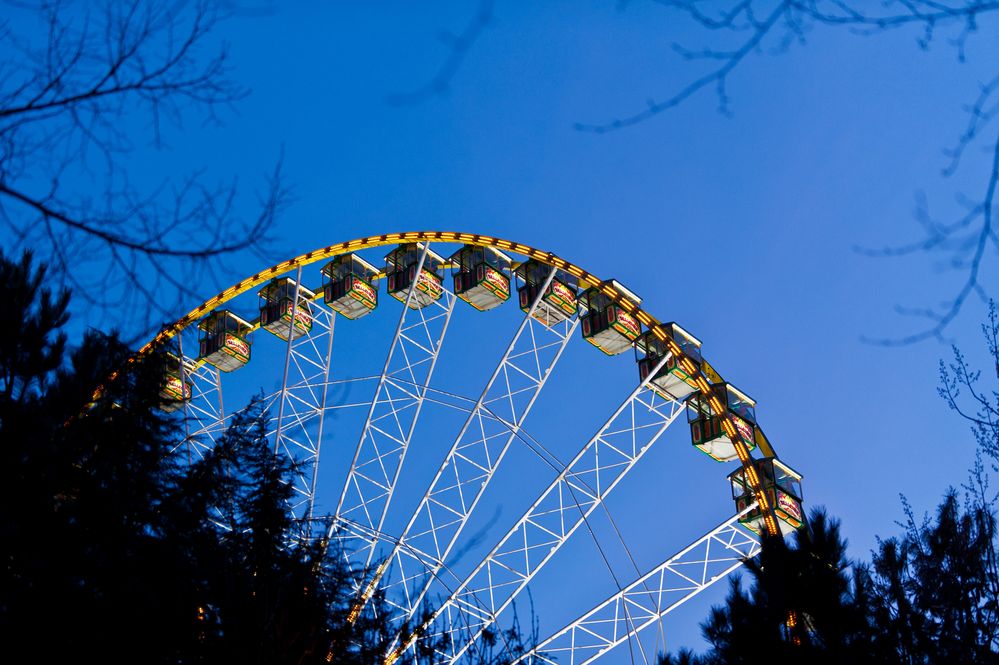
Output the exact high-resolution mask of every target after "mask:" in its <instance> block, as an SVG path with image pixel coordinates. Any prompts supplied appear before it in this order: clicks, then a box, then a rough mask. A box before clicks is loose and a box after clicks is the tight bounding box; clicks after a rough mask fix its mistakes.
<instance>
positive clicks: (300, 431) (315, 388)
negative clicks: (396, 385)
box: [267, 269, 336, 520]
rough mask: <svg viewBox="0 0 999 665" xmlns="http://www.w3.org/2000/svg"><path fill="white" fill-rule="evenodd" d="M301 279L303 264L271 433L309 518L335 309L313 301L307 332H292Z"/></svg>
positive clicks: (297, 504)
mask: <svg viewBox="0 0 999 665" xmlns="http://www.w3.org/2000/svg"><path fill="white" fill-rule="evenodd" d="M301 283H302V273H301V269H299V272H298V275H297V278H296V286H295V295H294V300H293V301H292V310H291V318H290V320H289V322H288V337H289V339H288V341H287V345H288V346H287V351H286V353H285V366H284V374H283V378H282V380H281V389H280V390H279V391H278V393H277V394H276V395H275V396H274V397H273V399H274V400H275V401H277V408H278V417H277V420H276V421H275V422H274V427H273V429H272V430H271V431H269V432H268V433H267V435H268V437H271V438H273V440H274V451H275V453H280V454H284V455H286V456H288V457H289V458H290V459H291V460H292V461H293V462H294V463H295V472H294V477H293V484H292V489H293V490H294V492H293V494H292V497H291V510H292V513H293V514H294V515H296V516H297V517H302V518H305V519H307V520H308V519H311V517H312V509H313V506H314V504H315V496H316V488H315V479H316V473H317V470H318V466H319V455H320V446H321V442H322V437H323V425H324V423H325V418H326V411H327V403H326V399H327V395H328V387H329V382H330V370H331V362H332V357H333V332H334V327H335V324H336V313H335V312H334V311H333V310H331V309H329V308H328V307H326V306H325V305H324V304H321V302H315V303H310V307H309V309H310V315H311V317H312V329H311V330H310V331H309V333H308V334H305V335H300V336H298V337H294V335H293V334H292V325H293V322H294V321H295V320H296V314H297V312H298V306H299V288H300V287H301ZM267 406H268V407H270V406H271V404H268V405H267Z"/></svg>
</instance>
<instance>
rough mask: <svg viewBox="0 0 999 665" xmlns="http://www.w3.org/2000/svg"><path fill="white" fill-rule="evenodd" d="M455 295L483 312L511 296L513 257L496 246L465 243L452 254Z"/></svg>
mask: <svg viewBox="0 0 999 665" xmlns="http://www.w3.org/2000/svg"><path fill="white" fill-rule="evenodd" d="M450 261H451V273H452V276H453V278H454V294H455V295H456V296H458V297H459V298H461V299H462V300H464V301H465V302H467V303H468V304H469V305H471V306H472V307H474V308H475V309H477V310H479V311H482V312H484V311H486V310H490V309H492V308H494V307H498V306H500V305H502V304H503V303H505V302H506V301H507V300H509V299H510V265H511V261H510V257H509V256H507V255H506V254H504V253H503V252H501V251H499V250H498V249H496V248H495V247H479V246H477V245H465V246H464V247H462V248H461V249H459V250H458V251H457V252H455V253H454V254H452V255H451V259H450Z"/></svg>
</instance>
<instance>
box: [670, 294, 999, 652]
mask: <svg viewBox="0 0 999 665" xmlns="http://www.w3.org/2000/svg"><path fill="white" fill-rule="evenodd" d="M983 332H984V333H985V338H986V343H987V348H988V351H989V354H990V356H991V359H992V361H994V362H995V370H996V374H997V377H999V343H997V342H999V315H997V311H996V307H995V304H994V303H993V304H992V305H991V307H990V310H989V318H988V321H987V322H986V323H985V324H984V325H983ZM940 377H941V387H940V395H941V397H943V399H944V400H945V401H946V402H947V404H948V405H949V406H950V407H951V408H953V409H955V410H956V411H958V413H960V414H961V415H962V416H963V417H964V418H965V419H966V420H967V421H969V422H970V424H971V427H972V431H973V432H974V434H975V438H976V439H977V443H978V450H979V455H978V456H977V458H976V463H975V466H974V468H973V469H972V470H971V473H970V474H969V480H968V482H967V483H965V484H964V485H963V486H962V488H961V490H956V489H951V490H949V491H948V492H947V493H946V494H945V496H944V497H943V500H942V501H941V503H940V504H939V506H938V507H937V508H936V511H935V513H934V514H933V515H931V516H926V517H923V518H922V519H917V517H916V516H915V514H914V512H913V510H912V509H911V507H910V506H909V504H908V503H907V502H905V501H903V508H904V512H905V516H906V519H905V520H904V521H903V522H901V523H900V524H899V526H900V527H901V533H900V535H897V536H894V537H890V538H885V539H879V540H878V545H877V548H876V549H875V551H874V552H872V554H871V558H870V561H851V560H850V559H848V557H847V554H846V543H845V542H844V540H843V538H842V537H841V536H840V531H839V529H840V525H839V522H838V521H837V520H835V519H833V518H831V517H830V516H829V515H827V514H826V513H825V512H824V511H823V510H821V509H817V510H813V511H812V513H811V516H810V520H809V523H808V525H807V527H806V528H804V529H802V530H799V531H798V532H797V534H796V536H795V538H793V539H792V542H791V543H786V542H785V541H784V540H782V539H772V540H771V539H765V540H764V541H763V551H762V553H761V555H760V556H759V557H758V558H757V559H755V560H752V561H749V562H747V565H746V567H747V569H748V571H749V575H748V580H749V585H748V588H744V587H743V585H742V583H741V581H740V579H739V578H733V579H731V580H730V582H729V583H730V589H729V593H728V597H727V599H726V602H725V604H724V605H723V606H720V607H715V608H713V609H712V611H711V614H710V616H709V617H708V618H707V620H706V621H705V622H704V623H703V624H702V625H701V629H702V633H703V635H704V638H705V640H706V641H707V642H708V644H709V648H708V650H707V651H706V652H705V653H703V654H699V655H698V654H694V653H693V652H691V651H689V650H682V651H681V652H679V653H678V654H667V655H665V656H662V657H661V658H660V665H729V664H736V663H762V662H778V663H785V662H788V663H789V662H795V663H809V664H813V663H848V664H849V665H866V664H867V663H871V664H873V663H904V664H907V665H917V664H918V665H923V664H926V665H930V664H933V665H936V664H940V665H943V664H953V663H999V557H997V555H996V500H997V497H996V495H994V494H992V493H991V492H990V489H989V467H990V466H991V470H992V471H993V472H994V471H996V470H997V467H996V465H997V463H999V392H996V391H994V390H987V389H982V388H981V387H980V385H979V383H980V381H981V372H979V371H976V370H974V369H973V368H972V367H970V366H969V364H968V362H967V361H966V359H965V356H964V355H963V354H962V353H961V352H960V350H959V349H957V348H955V349H954V359H953V361H952V362H951V363H947V364H945V363H943V362H942V363H941V365H940ZM792 614H793V616H794V620H793V621H788V617H789V616H791V615H792Z"/></svg>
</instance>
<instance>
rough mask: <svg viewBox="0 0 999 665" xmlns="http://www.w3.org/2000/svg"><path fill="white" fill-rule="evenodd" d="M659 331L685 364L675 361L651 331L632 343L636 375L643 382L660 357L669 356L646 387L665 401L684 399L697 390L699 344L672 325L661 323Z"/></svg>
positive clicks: (661, 341)
mask: <svg viewBox="0 0 999 665" xmlns="http://www.w3.org/2000/svg"><path fill="white" fill-rule="evenodd" d="M660 330H662V331H663V332H665V333H666V335H667V336H668V337H669V338H670V339H672V340H673V341H674V342H676V344H677V345H678V346H679V347H680V350H681V351H682V352H683V354H684V356H686V357H687V358H688V359H689V362H683V361H682V360H677V358H676V357H675V356H673V355H672V354H670V352H669V347H668V346H667V345H666V342H664V341H663V340H660V339H659V338H658V337H656V336H655V335H654V334H652V331H648V332H645V333H643V334H642V335H641V336H639V338H638V339H637V340H635V356H636V361H637V362H638V375H639V377H640V379H641V380H642V381H644V380H645V378H646V377H647V376H648V375H649V374H651V373H652V370H654V369H655V368H656V365H657V364H659V361H660V360H661V359H662V358H663V356H669V357H668V358H667V359H666V362H665V363H664V364H663V366H662V367H661V368H660V369H659V372H657V373H656V375H655V376H654V377H652V378H651V379H650V380H649V387H650V388H652V389H653V390H655V391H656V392H657V393H659V394H660V395H662V396H663V397H664V398H666V399H673V400H678V401H679V400H684V399H686V398H687V396H688V395H690V394H691V393H693V392H694V391H695V390H697V376H698V371H699V369H700V366H701V342H700V341H699V340H698V339H697V338H695V337H694V336H693V335H691V334H690V333H688V332H687V331H686V330H684V329H683V328H681V327H680V326H678V325H677V324H675V323H666V324H663V325H662V326H660Z"/></svg>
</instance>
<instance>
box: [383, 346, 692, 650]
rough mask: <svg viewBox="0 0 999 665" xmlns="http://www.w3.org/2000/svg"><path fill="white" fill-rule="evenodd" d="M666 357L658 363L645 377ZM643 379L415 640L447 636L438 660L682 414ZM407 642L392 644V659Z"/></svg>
mask: <svg viewBox="0 0 999 665" xmlns="http://www.w3.org/2000/svg"><path fill="white" fill-rule="evenodd" d="M667 359H668V356H664V357H663V358H662V359H660V361H659V363H658V364H657V366H656V369H655V371H653V372H652V373H651V374H650V375H649V377H651V376H654V375H655V372H656V371H658V369H659V368H661V367H662V366H663V365H664V364H665V363H666V361H667ZM649 377H647V378H646V379H645V380H643V381H642V382H641V383H640V384H639V386H638V387H637V388H636V389H635V390H633V391H632V392H631V394H630V395H629V396H628V397H627V398H626V399H625V400H624V401H623V402H622V403H621V405H620V406H619V407H618V408H617V410H616V411H615V412H614V414H613V415H611V417H610V418H608V420H607V421H606V422H605V423H604V425H603V426H602V427H601V428H600V429H599V430H598V431H597V433H596V434H594V435H593V437H592V438H591V439H590V440H589V441H588V442H587V443H586V444H585V445H584V446H583V447H582V448H581V449H580V451H579V452H578V453H577V454H576V456H575V457H574V458H573V460H572V461H571V462H570V463H569V464H568V465H567V466H566V468H565V469H564V470H563V471H562V472H561V473H559V474H558V476H557V477H556V478H555V480H553V481H552V483H551V484H550V485H549V486H548V487H547V488H546V489H545V490H544V491H543V492H542V494H541V495H540V496H539V497H538V499H537V500H536V501H535V502H534V503H533V505H532V506H531V507H530V508H529V509H528V510H527V512H526V513H524V515H523V516H522V517H521V518H520V520H519V521H518V522H517V524H516V525H514V526H513V527H512V528H511V529H510V530H509V531H508V532H507V533H506V535H505V536H503V538H502V540H501V541H500V542H499V544H497V545H496V546H495V547H494V548H493V549H492V551H491V552H490V553H489V554H488V555H487V556H486V557H485V558H484V559H483V560H482V561H481V562H480V563H479V564H478V565H477V566H476V567H475V569H474V570H473V571H472V573H471V574H469V575H468V577H466V578H465V580H464V581H463V582H462V583H461V584H460V585H459V587H458V588H457V589H456V590H455V591H454V592H453V593H452V594H451V595H450V596H449V597H448V598H447V599H446V600H445V601H444V602H443V603H442V604H441V605H440V606H439V607H438V608H437V609H436V610H435V611H434V613H433V615H432V617H431V618H430V619H429V620H428V621H426V622H425V623H424V624H423V625H422V626H421V629H420V630H418V631H416V633H414V635H416V636H419V635H420V634H422V633H425V632H430V631H432V632H434V633H437V634H447V635H448V640H447V642H448V647H447V652H442V653H441V655H442V656H443V657H445V658H447V659H448V660H449V662H452V663H453V662H457V661H458V660H459V659H460V658H461V657H462V655H463V654H464V653H465V652H466V651H467V650H468V649H469V648H470V647H471V646H472V645H473V644H474V642H475V641H476V640H478V638H479V637H480V636H481V635H482V633H483V632H484V631H485V630H486V629H487V628H489V627H490V626H491V625H492V624H493V623H494V622H495V621H496V619H497V617H498V616H499V615H500V613H502V612H503V610H505V609H506V608H507V607H508V606H509V605H510V603H512V602H513V600H514V599H515V598H516V597H517V595H518V594H519V593H520V592H521V591H522V590H523V589H524V588H525V587H526V586H527V585H528V583H529V582H530V581H531V580H532V579H533V578H534V576H535V575H536V574H537V573H538V571H540V570H541V569H542V568H543V567H544V566H545V565H546V564H547V563H548V562H549V561H550V560H551V558H552V557H553V556H554V555H555V553H556V552H557V551H558V550H559V549H560V548H561V547H562V545H563V544H564V543H565V542H566V540H568V538H569V537H570V536H571V535H572V534H573V533H574V532H575V531H576V530H577V529H578V528H579V526H580V525H581V524H583V522H584V520H586V518H587V517H589V516H590V514H591V513H592V512H593V511H594V510H596V509H597V508H598V507H599V506H600V504H601V502H602V501H603V500H604V499H605V498H606V497H607V496H608V495H609V494H610V492H611V491H612V490H613V489H614V487H615V486H617V484H618V483H619V482H620V481H621V480H622V479H623V478H624V476H625V475H626V474H627V473H628V471H630V470H631V469H632V468H633V467H634V466H635V464H636V463H637V462H638V460H639V459H641V458H642V457H643V456H644V455H645V453H646V452H647V451H648V450H649V448H650V447H651V446H652V444H654V443H655V442H656V441H657V440H658V439H659V438H660V437H661V436H662V435H663V433H664V432H665V431H666V429H667V428H668V427H669V425H670V424H671V423H672V422H673V421H674V420H675V419H676V418H677V417H678V416H679V415H680V414H681V413H682V412H683V404H682V403H680V402H676V401H671V400H664V399H663V398H662V397H660V396H659V394H658V393H656V392H654V391H652V390H650V389H648V387H647V384H648V381H649ZM483 603H484V606H483ZM440 620H443V622H442V624H441V623H438V624H437V626H436V627H434V624H435V622H439V621H440ZM413 642H414V639H413V638H411V639H410V640H409V641H408V642H407V643H405V644H401V645H400V646H399V647H397V648H396V650H395V651H394V652H393V654H392V655H391V656H390V660H394V659H395V658H396V657H397V656H398V654H400V653H402V652H405V651H406V650H408V648H409V647H410V646H412V644H413Z"/></svg>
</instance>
